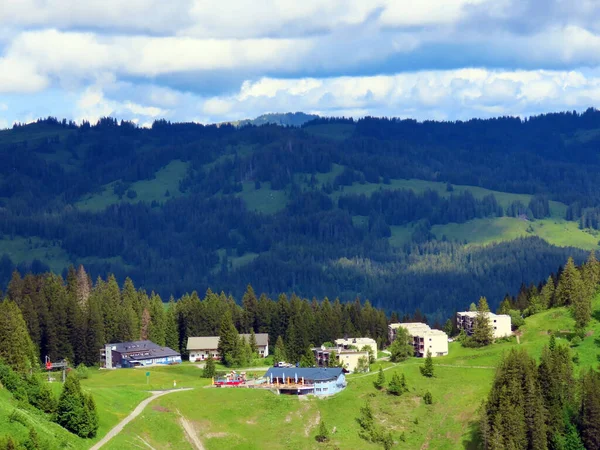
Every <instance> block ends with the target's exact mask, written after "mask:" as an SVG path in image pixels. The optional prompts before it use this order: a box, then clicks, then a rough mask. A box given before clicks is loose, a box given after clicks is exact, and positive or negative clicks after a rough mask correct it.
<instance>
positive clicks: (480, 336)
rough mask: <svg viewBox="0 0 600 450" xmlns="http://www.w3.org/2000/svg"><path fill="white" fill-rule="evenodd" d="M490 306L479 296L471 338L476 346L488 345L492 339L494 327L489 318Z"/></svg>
mask: <svg viewBox="0 0 600 450" xmlns="http://www.w3.org/2000/svg"><path fill="white" fill-rule="evenodd" d="M489 312H490V308H489V306H488V302H487V299H486V298H485V297H481V298H480V299H479V303H478V305H477V315H476V316H475V322H474V324H473V334H472V335H471V339H472V340H473V342H475V343H476V344H477V345H478V346H485V345H489V344H491V343H492V342H493V341H494V329H493V328H492V324H491V323H490V319H489Z"/></svg>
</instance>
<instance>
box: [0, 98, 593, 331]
mask: <svg viewBox="0 0 600 450" xmlns="http://www.w3.org/2000/svg"><path fill="white" fill-rule="evenodd" d="M599 144H600V112H598V111H595V110H588V111H586V112H585V113H583V114H576V113H559V114H548V115H544V116H539V117H533V118H531V119H528V120H521V119H517V118H498V119H492V120H472V121H468V122H457V123H453V122H423V123H420V122H416V121H412V120H392V119H376V118H365V119H362V120H359V121H353V120H348V119H316V120H314V121H311V122H308V123H305V124H304V125H302V127H300V128H297V127H282V126H277V125H269V124H266V125H262V126H258V127H257V126H254V125H247V126H242V127H235V126H233V125H220V126H217V125H210V126H203V125H198V124H171V123H168V122H165V121H157V122H155V123H154V124H153V126H152V128H151V129H141V128H138V127H136V126H135V125H134V124H132V123H128V122H117V121H116V120H114V119H110V118H106V119H103V120H101V121H99V123H98V124H97V125H94V126H91V125H90V124H89V123H84V124H83V125H81V126H77V125H75V124H73V123H68V122H66V121H62V122H61V121H57V120H55V119H52V118H50V119H46V120H40V121H38V122H37V123H33V124H29V125H23V126H15V127H13V129H11V130H5V131H0V237H1V240H0V283H1V285H2V286H3V287H5V286H6V284H7V283H8V281H9V279H10V277H11V273H12V271H13V269H14V268H15V267H17V268H19V269H20V270H21V271H22V272H27V271H33V272H34V273H39V272H43V271H46V270H48V269H51V270H53V271H55V272H60V271H63V270H66V267H68V266H69V265H70V264H75V265H77V264H80V263H81V264H84V265H85V267H86V268H87V269H88V271H89V272H90V273H91V275H92V277H93V278H95V277H96V276H98V275H101V276H106V274H107V273H109V272H110V273H114V274H115V275H116V277H117V279H118V280H123V279H124V278H125V277H126V276H130V277H132V278H133V279H135V280H136V281H137V282H138V283H139V285H140V286H142V287H144V288H145V289H147V290H148V291H150V290H155V291H156V292H159V293H160V294H161V295H163V297H165V296H168V295H169V294H173V295H175V296H180V295H181V294H182V293H184V292H191V291H193V290H197V291H199V292H203V291H205V290H206V289H207V287H208V286H210V287H212V288H213V289H216V290H219V291H220V290H224V291H225V292H231V293H233V294H234V295H235V296H237V297H240V296H241V294H242V293H243V292H244V290H245V288H246V285H247V284H248V283H249V282H252V283H253V285H254V286H255V288H256V289H257V290H258V291H260V292H266V293H269V294H271V295H276V294H278V293H280V292H290V293H291V292H296V293H298V294H299V295H301V296H304V297H309V298H310V297H312V296H316V297H319V298H323V297H325V296H329V297H330V298H335V297H339V298H340V299H341V300H342V301H349V300H353V299H354V298H355V297H356V296H360V297H361V298H362V299H366V298H369V299H371V301H372V303H373V305H374V306H378V307H383V308H386V309H388V310H396V311H399V312H411V313H412V312H413V311H414V310H415V309H417V308H420V309H421V310H422V311H423V312H425V313H427V314H428V315H430V317H431V318H433V319H439V320H441V319H443V318H445V317H447V316H448V315H450V314H451V313H452V311H453V310H454V309H456V308H460V307H464V305H465V304H468V303H470V302H471V301H475V300H476V299H477V298H478V297H479V296H480V295H486V296H487V297H488V299H490V303H491V304H492V306H493V307H495V306H496V305H497V304H498V303H499V301H500V300H501V299H502V298H503V297H504V295H505V294H506V293H507V292H508V293H511V294H516V293H517V291H518V290H519V287H520V286H521V285H522V284H523V283H525V284H526V285H528V286H529V285H530V284H532V283H533V284H538V283H539V282H540V281H541V280H543V279H545V278H546V276H547V274H548V273H550V272H556V271H557V269H558V268H559V266H560V265H561V264H562V263H563V262H564V261H565V260H566V259H567V257H568V256H573V257H574V259H575V261H576V262H581V261H583V260H584V258H585V257H586V255H587V251H589V250H592V249H595V248H598V239H599V237H598V236H597V231H596V228H598V220H597V217H598V212H597V211H598V209H597V208H598V207H599V206H600V170H599V169H600V160H599V159H598V152H597V151H596V149H597V148H598V146H599ZM464 230H468V231H466V232H465V231H464ZM496 241H497V242H496ZM476 244H489V245H485V246H481V245H476Z"/></svg>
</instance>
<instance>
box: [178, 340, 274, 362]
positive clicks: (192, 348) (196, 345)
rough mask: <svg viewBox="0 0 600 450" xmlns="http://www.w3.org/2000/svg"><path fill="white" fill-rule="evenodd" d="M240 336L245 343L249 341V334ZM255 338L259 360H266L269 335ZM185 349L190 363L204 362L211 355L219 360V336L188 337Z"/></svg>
mask: <svg viewBox="0 0 600 450" xmlns="http://www.w3.org/2000/svg"><path fill="white" fill-rule="evenodd" d="M240 336H242V337H243V338H244V339H245V340H246V342H249V341H250V335H249V334H240ZM255 337H256V347H257V348H258V355H259V356H260V357H261V358H266V357H267V356H269V335H268V334H267V333H257V334H255ZM186 348H187V351H188V354H189V355H190V356H189V358H190V361H191V362H196V361H204V360H205V359H207V358H208V355H212V357H213V358H214V359H221V355H219V351H218V348H219V336H202V337H189V338H188V341H187V347H186Z"/></svg>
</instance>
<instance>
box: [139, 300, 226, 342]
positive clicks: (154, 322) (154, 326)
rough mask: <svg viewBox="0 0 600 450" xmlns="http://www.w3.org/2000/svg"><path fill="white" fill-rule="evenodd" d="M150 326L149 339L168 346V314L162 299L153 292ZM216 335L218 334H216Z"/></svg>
mask: <svg viewBox="0 0 600 450" xmlns="http://www.w3.org/2000/svg"><path fill="white" fill-rule="evenodd" d="M150 317H151V319H150V326H149V329H148V339H149V340H150V341H152V342H154V343H156V344H158V345H161V346H162V345H166V340H165V325H166V314H165V308H164V305H163V302H162V300H161V299H160V297H159V296H158V295H157V294H155V293H154V292H152V294H151V295H150ZM215 334H216V333H215Z"/></svg>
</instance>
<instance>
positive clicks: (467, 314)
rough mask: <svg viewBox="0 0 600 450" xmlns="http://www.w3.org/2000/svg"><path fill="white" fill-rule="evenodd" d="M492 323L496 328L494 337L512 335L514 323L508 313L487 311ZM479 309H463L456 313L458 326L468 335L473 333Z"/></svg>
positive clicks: (494, 328)
mask: <svg viewBox="0 0 600 450" xmlns="http://www.w3.org/2000/svg"><path fill="white" fill-rule="evenodd" d="M485 315H486V316H487V318H488V320H489V321H490V325H491V326H492V328H493V330H494V339H498V338H503V337H506V336H510V335H512V323H511V320H510V316H509V315H508V314H494V313H492V312H486V313H485ZM476 318H477V311H463V312H459V313H456V326H457V328H458V329H459V330H464V331H465V333H466V334H467V335H469V336H470V335H471V334H473V327H474V326H475V319H476Z"/></svg>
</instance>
